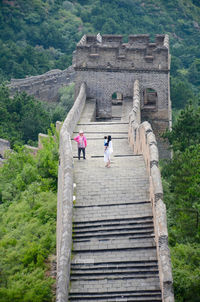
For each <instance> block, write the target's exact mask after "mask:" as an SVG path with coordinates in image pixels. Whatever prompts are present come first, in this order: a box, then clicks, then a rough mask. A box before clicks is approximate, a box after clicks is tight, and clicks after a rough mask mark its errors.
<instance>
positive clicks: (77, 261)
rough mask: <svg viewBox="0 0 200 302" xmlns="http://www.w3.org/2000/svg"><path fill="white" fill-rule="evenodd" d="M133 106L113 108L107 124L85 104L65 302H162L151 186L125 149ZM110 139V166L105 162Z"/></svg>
mask: <svg viewBox="0 0 200 302" xmlns="http://www.w3.org/2000/svg"><path fill="white" fill-rule="evenodd" d="M131 104H132V102H128V101H126V102H125V101H124V103H123V106H113V116H114V118H113V119H112V120H110V121H106V122H105V121H104V122H102V121H101V122H97V121H94V122H91V119H90V118H88V117H89V116H90V115H91V113H92V112H93V111H94V103H93V102H87V104H86V106H85V109H84V112H83V114H82V116H81V119H80V121H79V124H78V125H77V128H76V129H75V132H74V133H73V137H74V136H76V135H77V133H78V131H79V130H80V129H83V130H84V133H85V135H86V137H87V140H88V147H87V149H86V160H83V159H82V158H81V160H80V161H79V160H78V159H77V146H76V142H72V145H73V152H74V164H75V168H74V170H75V175H74V179H75V183H76V188H75V196H76V200H75V201H74V210H73V251H72V260H71V280H70V294H69V301H109V302H111V301H151V302H153V301H162V299H161V291H160V282H159V276H158V263H157V256H156V246H155V240H154V226H153V220H152V208H151V203H150V201H149V182H148V177H147V172H146V168H145V163H144V160H143V157H142V156H141V155H138V156H134V155H133V152H132V150H131V149H130V147H129V145H128V139H127V138H128V133H127V132H128V112H130V109H131ZM105 135H111V136H112V142H113V149H114V152H113V156H112V159H111V168H105V164H104V160H103V151H104V146H103V142H104V139H103V138H104V136H105Z"/></svg>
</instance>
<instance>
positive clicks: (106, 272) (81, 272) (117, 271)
mask: <svg viewBox="0 0 200 302" xmlns="http://www.w3.org/2000/svg"><path fill="white" fill-rule="evenodd" d="M148 274H158V267H156V268H155V267H151V266H147V267H140V268H139V267H124V268H118V267H115V268H113V267H112V268H107V267H104V268H101V269H99V268H98V269H97V268H90V269H77V268H74V267H73V268H72V271H71V276H73V277H75V276H76V277H77V276H83V277H86V276H92V277H95V276H96V277H97V276H110V275H111V276H113V275H117V277H120V278H121V277H122V275H123V277H124V276H132V275H133V276H137V275H148Z"/></svg>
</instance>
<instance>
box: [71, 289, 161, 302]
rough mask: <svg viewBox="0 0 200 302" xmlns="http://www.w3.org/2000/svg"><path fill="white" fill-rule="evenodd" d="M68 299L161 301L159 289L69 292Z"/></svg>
mask: <svg viewBox="0 0 200 302" xmlns="http://www.w3.org/2000/svg"><path fill="white" fill-rule="evenodd" d="M69 301H74V302H76V301H90V302H91V301H103V302H113V301H114V302H129V301H130V302H135V301H139V302H146V301H150V302H158V301H160V302H161V301H162V299H161V292H160V291H152V292H147V291H146V292H145V291H143V292H128V293H127V292H125V293H123V292H116V293H114V292H113V293H111V294H106V293H101V292H100V293H98V294H89V295H88V294H84V293H80V294H79V295H76V294H71V295H70V296H69Z"/></svg>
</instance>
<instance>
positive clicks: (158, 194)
mask: <svg viewBox="0 0 200 302" xmlns="http://www.w3.org/2000/svg"><path fill="white" fill-rule="evenodd" d="M133 96H134V97H133V109H132V111H131V113H130V116H129V142H130V145H131V146H132V148H133V152H134V154H142V155H143V156H144V160H145V163H146V167H147V171H148V175H149V180H150V199H151V203H152V208H153V218H154V229H155V240H156V246H157V256H158V265H159V276H160V282H161V291H162V301H164V302H173V301H174V294H173V279H172V270H171V258H170V251H169V247H168V231H167V220H166V207H165V204H164V202H163V188H162V181H161V175H160V170H159V167H158V159H159V158H158V148H157V142H156V138H155V135H154V133H153V131H152V128H151V125H150V124H149V123H148V122H143V123H142V124H141V122H140V94H139V82H138V81H135V83H134V91H133Z"/></svg>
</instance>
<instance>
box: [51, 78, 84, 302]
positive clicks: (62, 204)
mask: <svg viewBox="0 0 200 302" xmlns="http://www.w3.org/2000/svg"><path fill="white" fill-rule="evenodd" d="M85 100H86V85H85V84H82V85H81V87H80V92H79V95H78V97H77V99H76V100H75V103H74V106H73V107H72V109H71V110H70V112H69V113H68V115H67V117H66V119H65V121H64V123H63V125H62V128H61V130H60V147H59V152H60V162H59V169H58V201H57V293H56V301H57V302H66V301H68V290H69V280H70V261H71V248H72V207H73V154H72V146H71V135H72V133H73V130H74V128H75V126H76V124H77V122H78V120H79V118H80V116H81V113H82V110H83V108H84V106H85Z"/></svg>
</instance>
